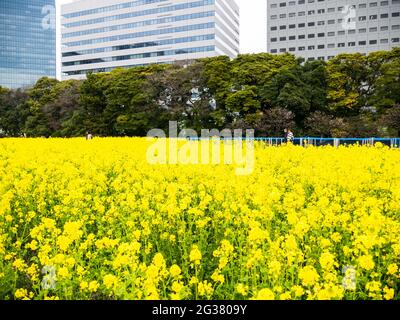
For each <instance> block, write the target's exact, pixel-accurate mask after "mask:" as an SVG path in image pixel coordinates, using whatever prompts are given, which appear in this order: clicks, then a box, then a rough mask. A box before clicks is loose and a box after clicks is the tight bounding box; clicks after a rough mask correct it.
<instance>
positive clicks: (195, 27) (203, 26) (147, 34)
mask: <svg viewBox="0 0 400 320" xmlns="http://www.w3.org/2000/svg"><path fill="white" fill-rule="evenodd" d="M214 27H215V23H214V22H209V23H200V24H195V25H186V26H181V27H173V28H166V29H157V30H149V31H142V32H135V33H127V34H121V35H117V36H110V37H103V38H97V39H88V40H81V41H74V42H68V43H65V44H64V45H66V46H68V47H75V46H84V45H88V44H95V43H103V42H111V41H119V40H125V39H134V38H143V37H150V36H157V35H162V34H169V33H179V32H186V31H192V30H201V29H211V28H214Z"/></svg>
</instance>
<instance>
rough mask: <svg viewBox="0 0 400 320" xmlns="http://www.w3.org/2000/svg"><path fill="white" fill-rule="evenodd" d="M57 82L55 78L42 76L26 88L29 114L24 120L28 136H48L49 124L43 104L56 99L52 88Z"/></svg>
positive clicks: (49, 133)
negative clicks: (30, 86)
mask: <svg viewBox="0 0 400 320" xmlns="http://www.w3.org/2000/svg"><path fill="white" fill-rule="evenodd" d="M58 83H59V82H58V81H57V80H56V79H51V78H48V77H43V78H41V79H39V80H38V81H37V82H36V84H35V85H34V86H33V87H32V88H30V89H29V90H28V95H29V100H28V102H27V103H28V106H29V116H28V117H27V119H26V122H25V131H26V134H27V135H28V136H32V137H40V136H46V137H49V136H50V135H51V133H52V130H51V128H50V124H49V122H48V119H47V118H46V115H45V114H44V112H43V106H44V105H46V104H47V103H50V102H52V101H54V100H55V99H56V96H57V94H56V90H54V88H55V87H56V86H57V84H58Z"/></svg>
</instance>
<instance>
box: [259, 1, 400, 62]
mask: <svg viewBox="0 0 400 320" xmlns="http://www.w3.org/2000/svg"><path fill="white" fill-rule="evenodd" d="M396 46H400V0H385V1H381V0H379V1H378V0H267V51H268V52H270V53H278V54H279V53H285V52H289V53H292V54H295V55H297V56H300V57H304V58H305V59H307V60H315V59H320V60H327V59H330V58H332V57H334V56H336V55H338V54H340V53H355V52H360V53H369V52H372V51H378V50H390V49H392V48H393V47H396Z"/></svg>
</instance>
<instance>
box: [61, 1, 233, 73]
mask: <svg viewBox="0 0 400 320" xmlns="http://www.w3.org/2000/svg"><path fill="white" fill-rule="evenodd" d="M61 10H62V13H61V15H62V18H61V19H62V20H61V25H62V31H61V34H62V58H61V61H62V69H61V70H62V78H63V79H83V78H85V76H86V74H87V73H88V72H93V73H97V72H108V71H111V70H112V69H115V68H117V67H131V66H138V65H147V64H152V63H171V62H174V61H180V60H192V59H197V58H205V57H213V56H218V55H227V56H229V57H231V58H234V57H236V56H237V54H238V53H239V7H238V5H237V4H236V2H235V1H234V0H136V1H132V0H130V1H129V0H78V1H75V2H72V3H70V4H66V5H63V6H62V9H61Z"/></svg>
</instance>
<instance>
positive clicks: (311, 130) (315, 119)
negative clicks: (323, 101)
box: [305, 111, 348, 137]
mask: <svg viewBox="0 0 400 320" xmlns="http://www.w3.org/2000/svg"><path fill="white" fill-rule="evenodd" d="M305 128H306V130H307V132H308V134H309V135H311V136H318V137H346V136H348V125H347V124H346V122H345V121H344V119H342V118H336V117H334V116H332V115H329V114H326V113H323V112H321V111H316V112H314V113H312V114H310V116H308V117H307V119H306V121H305Z"/></svg>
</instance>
